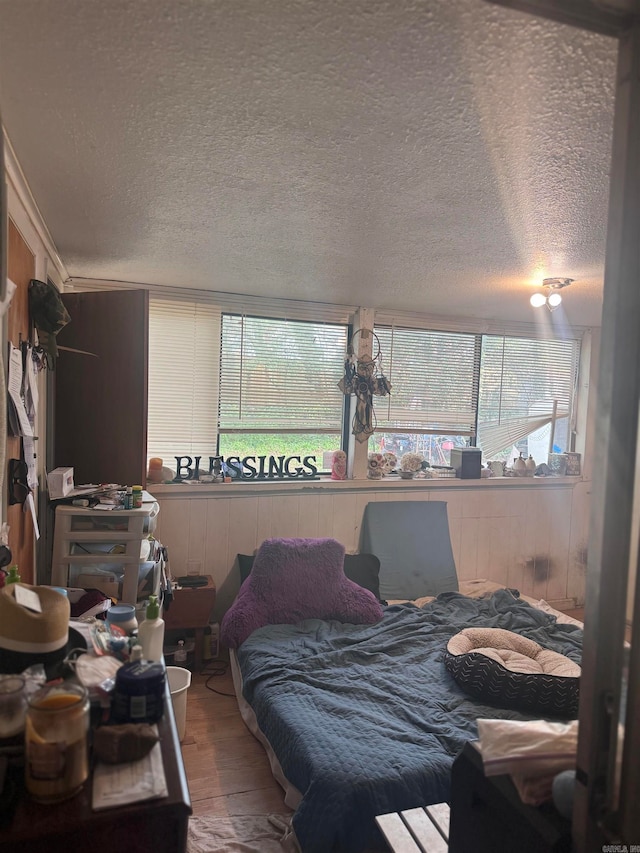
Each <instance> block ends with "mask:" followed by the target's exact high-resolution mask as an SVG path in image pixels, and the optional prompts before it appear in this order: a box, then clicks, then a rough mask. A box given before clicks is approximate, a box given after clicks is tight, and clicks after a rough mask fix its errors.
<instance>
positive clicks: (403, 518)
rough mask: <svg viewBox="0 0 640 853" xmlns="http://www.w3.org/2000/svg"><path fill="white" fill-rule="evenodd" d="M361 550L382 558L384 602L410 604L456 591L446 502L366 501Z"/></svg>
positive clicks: (455, 575) (456, 577) (381, 574)
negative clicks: (393, 600) (385, 600)
mask: <svg viewBox="0 0 640 853" xmlns="http://www.w3.org/2000/svg"><path fill="white" fill-rule="evenodd" d="M360 550H361V551H362V552H367V553H369V554H375V555H376V557H378V559H379V560H380V595H381V597H382V598H384V599H387V600H389V599H394V598H400V599H403V598H407V599H410V600H411V599H414V598H422V596H425V595H438V594H439V593H441V592H457V591H458V574H457V572H456V564H455V560H454V558H453V550H452V548H451V537H450V536H449V521H448V518H447V504H446V503H445V502H444V501H375V502H372V503H368V504H367V505H366V507H365V510H364V519H363V523H362V543H361V547H360Z"/></svg>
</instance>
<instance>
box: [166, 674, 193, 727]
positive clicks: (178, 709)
mask: <svg viewBox="0 0 640 853" xmlns="http://www.w3.org/2000/svg"><path fill="white" fill-rule="evenodd" d="M167 678H168V679H169V690H170V692H171V701H172V703H173V713H174V716H175V718H176V726H177V728H178V737H179V739H180V740H181V741H182V740H184V732H185V728H186V725H187V690H188V689H189V686H190V684H191V673H190V672H189V670H188V669H184V668H183V667H181V666H168V667H167Z"/></svg>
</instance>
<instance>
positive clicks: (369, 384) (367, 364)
mask: <svg viewBox="0 0 640 853" xmlns="http://www.w3.org/2000/svg"><path fill="white" fill-rule="evenodd" d="M363 332H367V333H368V334H370V335H373V338H374V341H375V346H376V350H375V353H374V354H373V356H363V357H362V358H357V357H356V355H355V353H354V349H353V342H354V340H355V338H356V335H359V334H361V333H363ZM380 363H381V359H380V341H379V339H378V336H377V335H376V334H375V333H374V332H372V331H371V330H370V329H359V330H358V331H357V332H356V333H355V334H354V336H353V338H352V339H351V341H350V342H349V345H348V347H347V355H346V358H345V360H344V376H343V377H342V379H341V380H340V382H338V388H339V389H340V390H341V391H342V393H343V394H345V395H346V396H350V395H351V394H355V397H356V411H355V414H354V416H353V422H352V425H351V426H352V429H351V432H352V433H353V434H354V436H355V437H356V441H360V442H363V441H367V440H368V439H369V436H370V435H373V432H374V430H375V428H376V422H375V412H374V410H373V398H374V396H376V397H386V396H387V395H388V394H391V383H390V382H389V380H388V379H387V378H386V376H384V375H383V373H382V371H381V369H380Z"/></svg>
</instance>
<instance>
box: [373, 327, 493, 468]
mask: <svg viewBox="0 0 640 853" xmlns="http://www.w3.org/2000/svg"><path fill="white" fill-rule="evenodd" d="M375 333H376V335H377V336H378V339H379V341H380V350H381V358H382V368H383V372H384V373H385V375H386V376H387V378H388V379H389V381H390V382H391V385H392V389H391V395H390V396H389V397H385V398H383V399H381V400H380V401H379V402H378V403H377V405H376V401H375V400H374V410H375V415H376V421H377V431H376V433H375V434H374V435H373V436H372V437H371V439H370V441H369V448H370V450H378V451H384V450H389V451H392V452H393V453H396V454H397V455H398V457H400V456H401V455H402V454H403V453H406V452H407V451H414V452H418V453H422V454H423V456H424V457H425V458H426V459H427V460H428V461H429V462H430V463H431V464H434V465H448V464H449V451H450V450H451V448H452V447H458V446H459V447H464V446H465V445H468V444H469V443H475V434H476V412H477V407H478V375H479V369H480V336H479V335H475V334H470V333H467V332H447V331H435V330H429V329H408V328H396V327H385V326H376V328H375Z"/></svg>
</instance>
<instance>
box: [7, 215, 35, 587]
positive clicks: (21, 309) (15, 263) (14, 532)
mask: <svg viewBox="0 0 640 853" xmlns="http://www.w3.org/2000/svg"><path fill="white" fill-rule="evenodd" d="M7 268H8V269H7V271H8V275H9V278H10V279H11V280H12V281H13V283H14V284H15V285H16V286H17V290H16V292H15V294H14V296H13V299H12V301H11V305H10V306H9V310H8V312H7V337H8V340H9V341H11V343H13V344H14V346H18V345H19V343H20V341H21V340H23V341H25V340H28V339H29V282H30V281H31V279H32V278H35V275H36V263H35V256H34V254H33V252H32V251H31V249H30V248H29V246H28V245H27V243H26V242H25V240H24V238H23V237H22V235H21V234H20V232H19V231H18V229H17V228H16V226H15V225H14V223H13V222H12V221H11V219H10V220H9V257H8V264H7ZM7 358H8V353H7V352H6V351H5V353H4V359H5V365H6V362H7ZM19 458H20V438H18V437H16V436H7V456H6V463H5V464H6V468H5V484H6V486H5V502H6V507H7V511H6V515H7V523H8V524H9V547H10V548H11V553H12V555H13V562H14V563H17V565H18V568H19V570H20V576H21V578H22V580H23V581H24V582H25V583H34V537H33V522H32V520H31V515H30V513H28V512H25V511H24V509H23V507H22V505H21V504H13V506H9V494H8V490H9V488H10V487H11V484H10V483H9V476H8V468H9V460H10V459H19ZM34 500H36V501H37V496H35V495H34Z"/></svg>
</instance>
